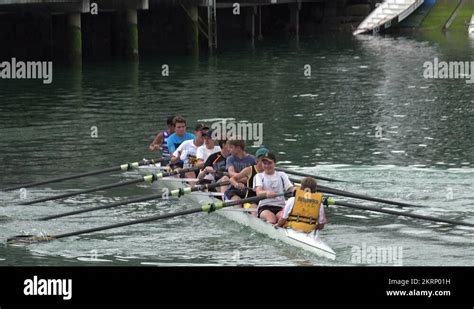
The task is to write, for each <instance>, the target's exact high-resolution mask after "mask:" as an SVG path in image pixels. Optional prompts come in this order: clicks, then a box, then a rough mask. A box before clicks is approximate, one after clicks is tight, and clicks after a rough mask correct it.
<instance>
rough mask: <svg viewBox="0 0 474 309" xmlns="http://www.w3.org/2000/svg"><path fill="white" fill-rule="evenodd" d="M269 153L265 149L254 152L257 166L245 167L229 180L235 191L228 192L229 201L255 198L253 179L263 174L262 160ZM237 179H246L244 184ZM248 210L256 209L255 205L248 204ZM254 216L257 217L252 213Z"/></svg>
mask: <svg viewBox="0 0 474 309" xmlns="http://www.w3.org/2000/svg"><path fill="white" fill-rule="evenodd" d="M268 152H269V150H268V149H267V148H263V147H262V148H259V149H257V151H256V152H255V157H257V164H254V165H251V166H247V167H246V168H244V169H243V170H242V171H240V173H238V174H235V175H234V176H232V177H231V178H230V180H229V182H230V183H231V185H232V186H234V187H235V188H236V189H237V190H233V191H232V192H230V191H229V192H228V193H227V195H228V197H229V198H230V199H231V200H234V201H235V200H240V199H244V198H249V197H253V196H256V194H255V190H254V179H255V176H256V175H257V174H258V173H261V172H263V164H262V158H263V157H264V156H265V155H266V154H267V153H268ZM239 179H246V182H245V184H244V183H242V182H240V181H239ZM249 208H257V204H250V207H249ZM254 215H257V214H256V213H254Z"/></svg>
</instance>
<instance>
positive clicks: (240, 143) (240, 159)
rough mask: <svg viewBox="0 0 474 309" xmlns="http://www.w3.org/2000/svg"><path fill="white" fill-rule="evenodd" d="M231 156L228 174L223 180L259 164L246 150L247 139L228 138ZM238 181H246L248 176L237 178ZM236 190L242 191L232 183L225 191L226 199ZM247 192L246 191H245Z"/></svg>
mask: <svg viewBox="0 0 474 309" xmlns="http://www.w3.org/2000/svg"><path fill="white" fill-rule="evenodd" d="M227 143H228V144H229V148H230V152H231V156H230V157H228V158H227V162H226V169H227V173H228V176H225V177H223V179H222V180H223V181H225V180H230V178H231V177H234V176H235V175H237V174H238V173H240V172H241V171H242V170H243V169H244V168H246V167H248V166H252V165H255V164H257V160H256V159H255V157H254V156H252V155H250V154H248V153H246V152H245V141H244V140H242V139H232V140H228V141H227ZM237 180H238V181H240V182H242V183H245V181H247V179H246V177H243V178H241V179H237ZM234 191H240V189H238V188H236V187H234V186H233V185H230V186H229V187H228V189H227V190H226V191H225V194H224V199H225V200H229V199H231V198H232V196H233V192H234ZM243 194H245V192H244V193H243Z"/></svg>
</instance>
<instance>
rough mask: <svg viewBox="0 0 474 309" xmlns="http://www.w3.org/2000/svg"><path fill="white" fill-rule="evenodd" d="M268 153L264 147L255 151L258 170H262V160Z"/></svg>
mask: <svg viewBox="0 0 474 309" xmlns="http://www.w3.org/2000/svg"><path fill="white" fill-rule="evenodd" d="M268 152H269V150H268V149H267V148H265V147H261V148H258V149H257V151H256V152H255V158H257V165H258V166H259V168H263V162H262V158H263V156H265V155H266V154H267V153H268Z"/></svg>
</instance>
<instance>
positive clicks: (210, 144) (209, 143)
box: [202, 130, 216, 149]
mask: <svg viewBox="0 0 474 309" xmlns="http://www.w3.org/2000/svg"><path fill="white" fill-rule="evenodd" d="M212 133H213V131H212V130H208V131H207V132H206V131H205V132H202V137H203V139H204V145H206V148H207V149H213V148H214V145H215V144H216V143H215V141H214V140H213V139H212Z"/></svg>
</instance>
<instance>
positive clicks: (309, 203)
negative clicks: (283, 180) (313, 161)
mask: <svg viewBox="0 0 474 309" xmlns="http://www.w3.org/2000/svg"><path fill="white" fill-rule="evenodd" d="M322 199H323V195H322V193H318V192H317V183H316V180H315V179H314V178H311V177H307V178H303V179H302V181H301V187H300V188H299V189H297V190H296V192H295V196H294V197H290V198H289V199H288V200H287V201H286V205H285V208H284V210H283V214H282V216H281V218H280V219H279V220H278V222H277V224H276V226H278V227H285V228H292V229H293V230H295V231H301V232H305V233H311V232H313V231H316V230H322V229H323V228H324V226H325V224H326V222H327V221H326V214H325V212H324V205H323V204H322Z"/></svg>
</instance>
